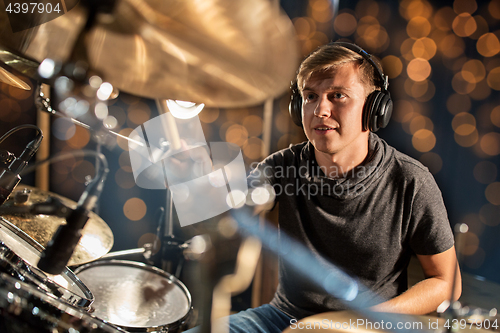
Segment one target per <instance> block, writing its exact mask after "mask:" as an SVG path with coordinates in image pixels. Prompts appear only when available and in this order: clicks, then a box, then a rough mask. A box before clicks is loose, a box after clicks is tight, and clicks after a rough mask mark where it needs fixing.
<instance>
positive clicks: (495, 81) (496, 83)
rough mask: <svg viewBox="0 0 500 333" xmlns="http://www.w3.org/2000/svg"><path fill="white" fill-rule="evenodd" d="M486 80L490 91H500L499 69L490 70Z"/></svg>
mask: <svg viewBox="0 0 500 333" xmlns="http://www.w3.org/2000/svg"><path fill="white" fill-rule="evenodd" d="M487 80H488V85H489V86H490V87H491V89H495V90H500V67H496V68H494V69H492V70H491V71H490V72H489V73H488V78H487Z"/></svg>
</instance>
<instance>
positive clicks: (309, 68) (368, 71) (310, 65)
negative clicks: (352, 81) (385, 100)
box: [297, 43, 383, 96]
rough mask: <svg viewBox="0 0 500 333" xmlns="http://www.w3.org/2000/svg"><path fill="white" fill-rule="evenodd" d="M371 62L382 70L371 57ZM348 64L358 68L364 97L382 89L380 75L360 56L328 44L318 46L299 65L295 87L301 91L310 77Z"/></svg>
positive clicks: (339, 45)
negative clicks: (355, 65)
mask: <svg viewBox="0 0 500 333" xmlns="http://www.w3.org/2000/svg"><path fill="white" fill-rule="evenodd" d="M372 60H373V61H374V62H375V64H376V65H377V66H378V67H379V68H380V69H381V68H382V66H381V65H380V62H379V61H378V59H376V58H375V57H373V56H372ZM350 62H354V63H356V64H357V66H359V74H360V81H361V83H363V84H364V86H365V92H366V96H368V95H369V94H370V93H372V92H373V91H374V90H377V89H378V88H382V87H383V82H382V79H381V78H380V75H379V74H378V73H377V72H376V69H375V68H374V67H373V66H372V65H371V64H370V63H369V62H368V61H367V60H366V59H365V58H364V57H363V56H362V55H361V54H359V53H357V52H354V51H353V50H350V49H348V48H346V47H344V46H342V45H341V44H336V43H330V44H326V45H322V46H320V47H319V48H318V49H316V50H315V51H314V52H312V53H311V54H310V55H309V56H307V58H305V59H304V61H302V63H301V64H300V67H299V70H298V72H297V86H298V88H299V91H302V89H303V88H304V85H305V82H306V81H307V80H309V79H310V78H311V76H312V75H314V74H318V73H324V72H328V71H331V70H335V68H338V67H340V66H343V65H344V64H347V63H350Z"/></svg>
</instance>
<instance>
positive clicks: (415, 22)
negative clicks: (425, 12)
mask: <svg viewBox="0 0 500 333" xmlns="http://www.w3.org/2000/svg"><path fill="white" fill-rule="evenodd" d="M431 28H432V26H431V23H430V22H429V20H428V19H426V18H425V17H422V16H416V17H414V18H412V19H411V20H410V22H408V25H407V26H406V33H407V34H408V36H410V37H411V38H414V39H419V38H423V37H427V36H428V35H429V34H430V33H431Z"/></svg>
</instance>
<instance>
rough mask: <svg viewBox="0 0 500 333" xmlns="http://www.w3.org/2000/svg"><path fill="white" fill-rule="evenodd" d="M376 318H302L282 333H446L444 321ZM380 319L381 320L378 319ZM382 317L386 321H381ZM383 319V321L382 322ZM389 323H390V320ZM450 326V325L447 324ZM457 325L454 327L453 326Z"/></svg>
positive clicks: (345, 314) (344, 314)
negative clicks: (407, 332)
mask: <svg viewBox="0 0 500 333" xmlns="http://www.w3.org/2000/svg"><path fill="white" fill-rule="evenodd" d="M372 316H373V318H370V319H367V318H366V317H364V316H362V315H360V314H358V313H356V312H354V311H334V312H325V313H319V314H316V315H312V316H310V317H306V318H303V319H301V320H299V321H296V320H292V321H291V322H290V326H289V327H288V328H286V329H285V330H284V331H283V333H294V332H295V333H297V332H304V333H306V332H307V333H325V332H337V333H354V332H357V333H380V332H395V331H413V332H444V331H446V329H445V327H444V325H445V324H446V319H445V318H438V317H434V316H410V315H402V314H395V313H377V312H373V313H372ZM379 316H380V319H376V318H377V317H379ZM382 316H383V317H382ZM382 318H383V319H382ZM388 319H390V321H389V320H388ZM448 323H451V321H448ZM451 325H454V324H451ZM455 326H457V327H456V330H455V331H456V332H465V331H467V332H474V333H487V332H488V330H485V329H480V328H479V327H478V326H476V325H469V324H467V325H462V326H459V325H455Z"/></svg>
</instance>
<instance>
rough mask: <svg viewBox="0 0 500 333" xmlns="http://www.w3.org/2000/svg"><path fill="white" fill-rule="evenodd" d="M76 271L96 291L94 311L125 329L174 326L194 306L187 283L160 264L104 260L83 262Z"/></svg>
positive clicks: (185, 316)
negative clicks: (159, 265)
mask: <svg viewBox="0 0 500 333" xmlns="http://www.w3.org/2000/svg"><path fill="white" fill-rule="evenodd" d="M75 273H76V274H77V276H78V277H79V278H80V279H81V280H82V281H83V283H85V285H86V286H87V287H88V288H89V289H90V290H91V291H92V293H93V295H94V299H95V300H94V303H93V304H92V308H93V309H95V311H94V312H93V314H94V315H95V316H97V317H99V318H101V319H103V320H106V321H108V322H110V323H112V324H115V325H118V326H120V327H122V328H124V329H125V330H130V331H136V332H140V331H141V329H144V331H146V330H147V329H149V330H151V329H153V328H168V329H169V330H171V329H172V328H173V327H177V326H179V325H180V324H181V323H183V322H184V321H185V320H186V318H187V316H188V314H189V312H190V309H191V296H190V294H189V292H188V290H187V288H186V287H185V286H184V284H182V282H180V281H179V280H178V279H177V278H175V277H174V276H172V275H170V274H168V273H166V272H164V271H162V270H160V269H158V268H156V267H152V266H148V265H145V264H142V263H138V262H133V261H126V260H102V261H97V262H94V263H89V264H86V265H84V266H81V267H79V268H78V269H76V270H75ZM149 330H147V331H148V332H149Z"/></svg>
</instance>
